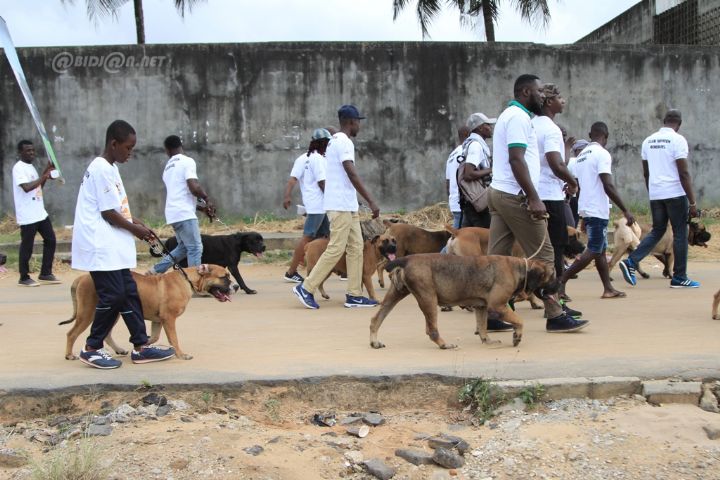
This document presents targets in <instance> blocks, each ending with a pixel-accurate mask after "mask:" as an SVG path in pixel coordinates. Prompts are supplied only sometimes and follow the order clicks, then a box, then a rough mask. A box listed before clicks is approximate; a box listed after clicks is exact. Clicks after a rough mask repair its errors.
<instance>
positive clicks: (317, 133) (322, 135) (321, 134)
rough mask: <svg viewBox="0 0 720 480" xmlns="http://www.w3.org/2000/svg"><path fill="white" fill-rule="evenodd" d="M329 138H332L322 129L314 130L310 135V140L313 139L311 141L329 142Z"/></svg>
mask: <svg viewBox="0 0 720 480" xmlns="http://www.w3.org/2000/svg"><path fill="white" fill-rule="evenodd" d="M331 138H332V135H330V132H328V131H327V130H326V129H324V128H316V129H315V130H314V131H313V134H312V139H313V140H322V139H328V140H329V139H331Z"/></svg>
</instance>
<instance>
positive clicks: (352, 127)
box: [338, 105, 365, 137]
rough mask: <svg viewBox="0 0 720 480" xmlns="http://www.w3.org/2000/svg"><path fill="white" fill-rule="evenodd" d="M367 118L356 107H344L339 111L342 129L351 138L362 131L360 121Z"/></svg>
mask: <svg viewBox="0 0 720 480" xmlns="http://www.w3.org/2000/svg"><path fill="white" fill-rule="evenodd" d="M364 118H365V117H363V116H362V115H360V112H359V111H358V109H357V107H356V106H355V105H343V106H342V107H340V109H339V110H338V120H340V129H341V130H342V131H343V132H345V133H346V134H347V135H348V136H350V137H356V136H357V134H358V132H359V131H360V120H363V119H364Z"/></svg>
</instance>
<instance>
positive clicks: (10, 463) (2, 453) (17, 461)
mask: <svg viewBox="0 0 720 480" xmlns="http://www.w3.org/2000/svg"><path fill="white" fill-rule="evenodd" d="M27 463H28V460H27V458H25V456H24V455H21V454H20V453H19V452H17V451H15V450H13V449H11V448H0V467H4V468H20V467H22V466H23V465H26V464H27Z"/></svg>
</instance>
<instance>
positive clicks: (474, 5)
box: [393, 0, 550, 42]
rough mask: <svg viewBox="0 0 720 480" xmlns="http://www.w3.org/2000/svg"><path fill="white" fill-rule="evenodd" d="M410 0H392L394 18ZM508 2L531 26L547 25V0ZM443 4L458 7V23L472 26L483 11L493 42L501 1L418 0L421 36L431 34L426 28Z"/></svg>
mask: <svg viewBox="0 0 720 480" xmlns="http://www.w3.org/2000/svg"><path fill="white" fill-rule="evenodd" d="M409 3H410V0H393V20H396V19H397V17H398V15H399V14H400V12H401V11H402V10H403V9H404V8H405V7H406V6H407V5H408V4H409ZM510 4H511V5H513V6H514V7H515V10H517V11H518V13H520V17H521V18H522V19H523V20H525V21H526V22H527V23H529V24H531V25H540V26H541V27H542V28H545V27H547V25H548V23H549V22H550V7H549V6H548V0H510ZM443 7H451V8H457V9H458V11H459V12H460V24H461V25H463V26H470V27H474V26H475V25H476V22H477V18H478V16H479V15H480V14H481V13H482V16H483V24H484V26H485V37H486V38H487V41H488V42H494V41H495V23H497V19H498V13H499V11H500V0H417V17H418V22H420V28H421V29H422V35H423V38H427V37H429V36H430V34H429V32H428V29H429V27H430V24H431V23H432V21H433V19H434V17H435V16H437V14H438V13H439V12H440V10H442V8H443Z"/></svg>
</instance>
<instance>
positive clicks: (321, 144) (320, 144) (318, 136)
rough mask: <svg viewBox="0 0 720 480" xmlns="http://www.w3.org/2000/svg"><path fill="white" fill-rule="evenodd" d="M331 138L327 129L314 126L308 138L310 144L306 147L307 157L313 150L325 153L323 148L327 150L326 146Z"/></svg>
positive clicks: (321, 153)
mask: <svg viewBox="0 0 720 480" xmlns="http://www.w3.org/2000/svg"><path fill="white" fill-rule="evenodd" d="M331 138H332V135H330V132H328V131H327V129H325V128H316V129H315V131H314V132H313V134H312V137H311V138H310V146H309V147H308V153H307V155H308V157H309V156H310V154H311V153H313V152H317V153H319V154H320V155H325V150H327V146H328V143H329V142H330V139H331Z"/></svg>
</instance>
